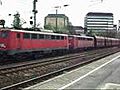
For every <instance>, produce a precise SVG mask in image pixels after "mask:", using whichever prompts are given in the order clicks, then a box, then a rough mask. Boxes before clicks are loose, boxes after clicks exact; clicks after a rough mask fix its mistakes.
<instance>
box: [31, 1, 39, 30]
mask: <svg viewBox="0 0 120 90" xmlns="http://www.w3.org/2000/svg"><path fill="white" fill-rule="evenodd" d="M36 2H37V0H34V1H33V11H32V12H33V14H34V26H33V28H34V29H35V28H36V14H37V13H38V11H37V10H36Z"/></svg>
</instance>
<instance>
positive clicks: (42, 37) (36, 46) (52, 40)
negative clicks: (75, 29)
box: [0, 28, 120, 55]
mask: <svg viewBox="0 0 120 90" xmlns="http://www.w3.org/2000/svg"><path fill="white" fill-rule="evenodd" d="M113 46H120V40H119V39H115V38H107V37H98V36H94V37H91V36H79V35H67V34H58V33H47V32H39V31H27V30H16V29H5V28H3V29H0V54H1V55H20V54H28V53H29V54H30V53H32V54H33V53H34V54H36V53H37V54H44V53H54V52H55V53H56V52H65V51H70V50H71V51H73V50H80V49H89V48H103V47H113Z"/></svg>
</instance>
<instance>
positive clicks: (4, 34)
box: [0, 31, 8, 38]
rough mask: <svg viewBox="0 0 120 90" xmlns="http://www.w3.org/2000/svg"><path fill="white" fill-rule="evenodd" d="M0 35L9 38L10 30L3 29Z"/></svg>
mask: <svg viewBox="0 0 120 90" xmlns="http://www.w3.org/2000/svg"><path fill="white" fill-rule="evenodd" d="M0 37H1V38H7V37H8V32H7V31H2V32H1V33H0Z"/></svg>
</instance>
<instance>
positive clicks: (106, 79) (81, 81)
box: [23, 52, 120, 90]
mask: <svg viewBox="0 0 120 90" xmlns="http://www.w3.org/2000/svg"><path fill="white" fill-rule="evenodd" d="M29 89H30V90H37V89H58V90H63V89H116V90H117V89H120V52H118V53H116V54H113V55H110V56H108V57H105V58H103V59H100V60H97V61H95V62H92V63H90V64H87V65H85V66H82V67H80V68H77V69H75V70H73V71H70V72H65V73H64V74H62V75H60V76H57V77H55V78H52V79H49V80H47V81H44V82H41V83H38V84H36V85H33V86H30V87H27V88H25V89H23V90H29Z"/></svg>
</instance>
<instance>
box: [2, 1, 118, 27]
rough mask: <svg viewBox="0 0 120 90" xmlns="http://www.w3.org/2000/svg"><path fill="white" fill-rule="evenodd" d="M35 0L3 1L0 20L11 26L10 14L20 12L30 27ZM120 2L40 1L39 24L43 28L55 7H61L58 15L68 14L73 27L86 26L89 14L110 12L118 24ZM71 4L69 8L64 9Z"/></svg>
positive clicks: (38, 6)
mask: <svg viewBox="0 0 120 90" xmlns="http://www.w3.org/2000/svg"><path fill="white" fill-rule="evenodd" d="M32 2H33V0H2V5H0V12H1V13H0V18H4V19H5V20H6V25H7V26H10V24H11V23H12V20H13V17H12V16H11V17H10V16H8V14H9V13H11V14H15V13H16V11H18V12H19V13H20V14H21V18H23V19H24V20H25V21H27V24H26V25H24V26H25V27H26V26H29V20H30V19H29V17H30V16H32V15H33V13H32V9H33V3H32ZM119 2H120V1H119V0H103V2H102V3H101V0H38V2H37V10H38V14H37V23H40V24H41V26H42V27H43V24H44V17H45V16H46V15H47V14H50V13H52V14H53V13H55V8H54V7H55V6H61V8H60V9H58V13H60V14H66V15H67V16H68V17H69V20H70V22H72V24H73V25H80V26H84V17H85V15H86V14H87V13H88V12H91V11H93V12H110V13H113V14H114V21H115V22H114V23H115V24H117V23H118V20H119V19H120V10H119V8H120V7H119ZM64 4H69V6H68V7H62V6H63V5H64Z"/></svg>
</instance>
